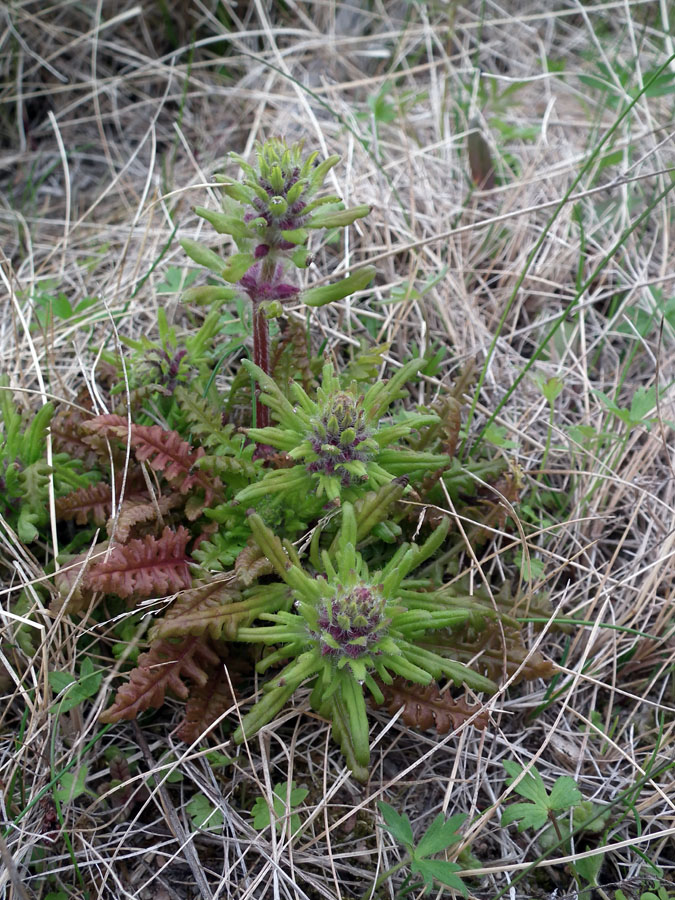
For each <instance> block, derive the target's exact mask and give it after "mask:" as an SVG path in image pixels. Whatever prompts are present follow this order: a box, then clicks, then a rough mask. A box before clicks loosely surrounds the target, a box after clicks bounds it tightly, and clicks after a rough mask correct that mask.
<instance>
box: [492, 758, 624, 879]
mask: <svg viewBox="0 0 675 900" xmlns="http://www.w3.org/2000/svg"><path fill="white" fill-rule="evenodd" d="M504 768H505V769H506V772H507V775H508V776H509V777H508V778H507V780H506V781H507V784H509V785H510V784H513V783H514V782H515V780H516V779H517V778H518V777H519V776H520V775H521V774H522V772H523V771H524V766H521V765H519V764H518V763H516V762H513V761H512V760H507V761H506V762H504ZM514 790H515V791H516V793H518V794H520V796H521V797H524V798H525V802H523V803H512V804H511V805H510V806H508V807H507V808H506V809H505V810H504V813H503V815H502V825H503V826H506V825H510V824H511V823H513V822H518V830H519V831H524V830H525V829H526V828H535V829H539V828H542V827H543V826H544V825H546V824H547V823H548V828H547V829H545V830H544V831H543V832H542V833H541V834H540V836H539V844H540V846H541V848H542V850H545V851H547V850H550V849H553V848H554V847H557V846H561V847H562V848H563V849H564V850H565V851H566V852H569V850H570V846H571V845H570V838H571V835H572V829H574V831H585V832H596V833H597V832H600V831H602V830H603V829H604V827H605V825H606V821H605V820H606V814H604V813H603V814H600V810H599V808H598V807H597V806H596V805H595V804H594V803H591V802H590V801H589V800H584V799H583V796H582V794H581V791H580V790H579V788H578V787H577V783H576V781H575V780H574V779H573V778H572V777H571V776H570V775H561V776H560V778H557V779H556V781H555V782H554V783H553V787H552V788H551V792H550V793H549V792H548V791H547V790H546V786H545V785H544V781H543V779H542V777H541V775H540V774H539V772H538V771H537V769H535V768H534V767H532V768H530V770H529V772H528V773H527V774H526V775H525V776H524V777H523V778H522V779H521V780H520V781H519V782H518V784H517V785H515V787H514ZM570 810H572V826H571V827H570V823H569V818H568V817H564V818H563V817H561V814H562V813H567V812H569V811H570ZM602 862H603V854H602V853H598V854H596V855H594V856H589V857H582V858H581V859H579V860H577V862H575V863H574V864H573V865H572V866H571V868H572V872H573V874H574V877H575V879H576V880H577V883H578V884H579V885H581V884H582V883H584V882H585V883H587V884H589V885H596V884H597V878H598V875H599V872H600V868H601V867H602Z"/></svg>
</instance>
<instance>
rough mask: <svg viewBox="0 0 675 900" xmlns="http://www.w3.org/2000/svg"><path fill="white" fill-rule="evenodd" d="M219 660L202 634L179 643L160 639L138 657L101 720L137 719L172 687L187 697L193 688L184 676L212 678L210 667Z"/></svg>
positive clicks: (201, 680) (203, 680) (159, 702)
mask: <svg viewBox="0 0 675 900" xmlns="http://www.w3.org/2000/svg"><path fill="white" fill-rule="evenodd" d="M218 663H219V657H218V655H217V654H216V653H215V652H214V651H213V650H212V649H211V648H210V647H209V646H208V645H207V644H206V643H205V642H204V641H202V640H201V639H200V638H187V639H186V640H184V641H181V642H180V643H179V644H172V643H170V642H169V641H157V642H155V643H153V644H152V646H151V647H150V650H149V651H148V652H147V653H142V654H141V655H140V656H139V657H138V666H137V668H135V669H134V670H133V671H132V672H131V675H130V678H129V681H128V682H127V684H124V685H122V687H121V688H120V689H119V690H118V691H117V696H116V697H115V702H114V703H113V705H112V706H111V707H109V708H108V709H106V710H105V712H104V713H103V714H102V715H101V721H102V722H119V721H120V720H121V719H135V718H136V716H137V715H138V714H139V713H140V712H143V710H145V709H149V708H150V707H153V708H155V709H156V708H157V707H159V706H161V705H162V703H164V697H165V695H166V692H167V691H168V690H172V691H173V693H174V694H176V696H177V697H180V698H181V699H183V700H184V699H185V698H186V697H187V696H188V695H189V693H190V689H189V688H188V686H187V685H186V684H185V682H184V681H183V679H184V678H189V679H190V681H192V682H193V683H194V684H197V685H202V686H203V685H205V684H206V683H207V681H208V680H209V676H208V672H207V669H208V668H209V667H213V666H216V665H217V664H218ZM205 666H206V668H205Z"/></svg>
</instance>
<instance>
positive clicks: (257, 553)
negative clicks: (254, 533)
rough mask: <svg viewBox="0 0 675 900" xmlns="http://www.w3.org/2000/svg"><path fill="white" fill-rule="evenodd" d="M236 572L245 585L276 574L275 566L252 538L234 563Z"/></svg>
mask: <svg viewBox="0 0 675 900" xmlns="http://www.w3.org/2000/svg"><path fill="white" fill-rule="evenodd" d="M234 571H235V572H236V574H237V578H238V579H239V581H240V582H241V583H242V584H243V585H246V586H248V585H250V584H253V582H254V581H256V580H257V579H258V578H260V576H261V575H269V574H270V573H271V572H274V566H273V565H272V563H271V562H270V561H269V559H268V558H267V557H266V556H265V554H264V553H263V552H262V550H261V549H260V547H259V546H258V545H257V543H256V542H255V538H253V537H250V538H249V539H248V542H247V544H246V546H245V547H244V549H243V550H242V551H241V552H240V553H239V555H238V556H237V558H236V559H235V561H234Z"/></svg>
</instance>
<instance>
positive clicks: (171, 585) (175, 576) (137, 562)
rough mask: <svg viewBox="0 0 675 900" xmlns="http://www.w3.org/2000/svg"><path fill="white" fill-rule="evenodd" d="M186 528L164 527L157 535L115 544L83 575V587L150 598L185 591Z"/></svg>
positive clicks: (187, 574)
mask: <svg viewBox="0 0 675 900" xmlns="http://www.w3.org/2000/svg"><path fill="white" fill-rule="evenodd" d="M189 539H190V533H189V531H187V529H185V528H183V527H182V526H180V527H179V528H178V531H172V530H171V529H170V528H168V527H167V528H165V529H164V531H163V533H162V536H161V537H160V538H155V537H153V536H152V535H150V534H149V535H146V537H144V538H143V539H142V540H141V539H136V538H134V539H133V540H131V541H129V542H128V543H127V544H116V545H115V546H114V547H113V548H112V550H111V551H110V553H109V554H108V556H107V558H104V559H102V560H99V561H97V562H96V563H94V565H92V567H91V568H90V569H88V571H87V572H86V574H85V582H86V586H87V587H89V588H92V589H93V590H96V591H104V592H106V593H109V594H117V595H118V596H119V597H123V598H126V597H134V598H140V597H152V596H153V595H155V596H161V595H164V594H171V593H174V592H176V591H180V590H184V589H185V588H187V587H189V586H190V584H191V579H190V572H189V570H188V563H189V561H190V560H189V557H188V555H187V554H186V552H185V546H186V544H187V542H188V540H189Z"/></svg>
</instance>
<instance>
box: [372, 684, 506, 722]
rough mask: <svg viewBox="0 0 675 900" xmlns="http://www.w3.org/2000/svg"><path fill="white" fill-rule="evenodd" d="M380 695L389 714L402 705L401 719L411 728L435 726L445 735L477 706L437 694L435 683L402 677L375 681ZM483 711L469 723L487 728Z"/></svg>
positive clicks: (448, 695)
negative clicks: (424, 683)
mask: <svg viewBox="0 0 675 900" xmlns="http://www.w3.org/2000/svg"><path fill="white" fill-rule="evenodd" d="M378 686H379V688H380V690H381V691H382V693H383V694H384V704H383V705H384V706H385V708H386V710H387V712H389V713H390V714H391V715H394V713H396V712H398V711H399V709H401V707H403V713H402V714H401V718H402V720H403V721H404V722H405V724H406V725H408V726H410V727H411V728H421V729H423V730H426V729H428V728H435V729H436V731H437V732H438V734H447V733H448V732H449V731H450V730H453V731H454V730H455V729H456V728H459V726H460V725H462V724H463V723H464V722H466V721H467V719H469V718H470V717H471V716H472V715H473V714H474V713H475V712H476V710H477V709H478V707H476V706H469V704H468V703H467V702H466V700H465V699H464V698H463V697H453V696H452V695H451V694H450V693H449V692H447V691H446V692H445V693H443V694H442V693H441V692H440V690H439V688H438V685H437V684H435V683H432V684H427V685H421V684H411V683H410V682H408V681H406V680H405V679H404V678H395V679H394V682H393V684H384V683H383V682H378ZM489 718H490V717H489V715H488V713H487V712H485V711H484V712H481V713H480V715H479V716H477V717H476V718H475V719H474V721H473V723H472V724H473V725H474V726H475V727H476V728H481V729H483V728H487V726H488V722H489Z"/></svg>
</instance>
